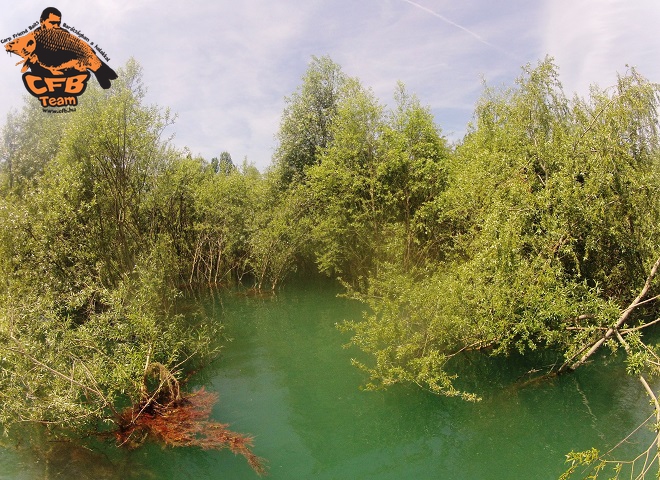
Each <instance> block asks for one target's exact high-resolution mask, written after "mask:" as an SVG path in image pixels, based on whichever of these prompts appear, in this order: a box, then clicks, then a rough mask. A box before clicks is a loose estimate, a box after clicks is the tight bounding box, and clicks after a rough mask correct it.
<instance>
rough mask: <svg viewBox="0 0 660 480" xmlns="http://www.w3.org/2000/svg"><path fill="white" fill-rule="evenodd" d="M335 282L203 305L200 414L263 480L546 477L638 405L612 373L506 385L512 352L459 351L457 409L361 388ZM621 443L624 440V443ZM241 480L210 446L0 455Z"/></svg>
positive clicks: (69, 469) (399, 392)
mask: <svg viewBox="0 0 660 480" xmlns="http://www.w3.org/2000/svg"><path fill="white" fill-rule="evenodd" d="M337 291H338V290H337V289H336V287H333V286H332V285H330V284H327V283H326V284H323V283H321V284H319V283H311V284H307V285H299V286H293V285H289V286H286V287H285V288H284V289H283V290H282V291H281V292H279V293H278V295H277V296H275V297H263V298H258V297H248V296H239V295H231V294H223V295H218V296H217V297H216V298H215V299H214V300H209V302H208V310H209V311H210V312H211V313H212V314H213V315H214V316H215V318H217V321H218V322H222V323H223V324H224V325H225V326H226V333H227V335H228V336H230V337H232V338H233V340H232V341H231V342H229V343H228V344H227V345H226V347H225V349H224V351H223V355H222V358H221V361H219V362H218V363H217V365H214V366H212V367H211V368H209V369H208V370H206V371H205V372H203V374H202V375H201V376H200V377H199V378H198V379H197V380H198V383H199V385H202V384H204V385H206V388H207V389H208V390H212V391H217V392H219V393H220V399H219V402H218V404H217V406H216V408H215V410H214V417H215V418H216V419H217V420H219V421H222V422H228V423H230V424H231V428H232V429H233V430H235V431H238V432H243V433H249V434H251V435H253V436H254V437H255V447H254V451H255V453H256V454H258V455H259V456H262V457H264V458H266V459H267V460H268V467H269V476H268V477H266V478H271V479H273V480H275V479H286V480H296V479H407V478H413V479H416V480H422V479H552V478H557V476H558V475H559V474H561V472H562V471H563V470H564V468H565V466H564V455H565V454H566V453H567V452H568V451H570V450H571V449H576V450H577V449H585V448H588V447H591V446H597V447H598V448H604V449H606V448H607V447H608V446H612V445H613V444H614V443H616V442H618V441H619V440H620V439H621V438H623V437H624V436H625V435H626V434H627V433H629V432H630V431H631V430H632V429H634V427H635V426H637V424H638V423H640V422H641V421H642V420H643V419H645V418H646V416H647V415H648V414H649V413H650V410H649V408H648V401H647V399H646V398H645V396H644V392H643V391H642V389H641V388H640V386H639V384H638V383H637V382H636V381H635V380H634V379H630V378H628V377H626V376H625V374H624V372H623V371H622V369H621V368H620V367H616V366H610V367H607V368H601V367H600V366H587V367H586V368H584V369H583V370H581V371H578V372H576V374H574V375H570V376H565V377H563V378H560V379H555V380H553V381H547V382H543V383H539V384H535V385H534V386H528V387H524V388H520V387H519V386H516V385H515V383H514V380H515V379H517V378H519V377H520V375H522V374H523V373H524V372H525V371H527V370H529V368H531V366H530V365H525V364H524V363H523V362H522V361H521V360H520V359H492V358H485V357H482V356H481V355H476V356H474V355H473V356H472V357H466V358H465V359H464V360H463V363H464V368H463V372H462V378H463V379H464V381H463V383H462V384H461V386H463V387H465V388H468V389H472V390H473V391H477V393H479V394H480V395H482V397H483V401H482V402H480V403H477V404H468V403H464V402H462V401H460V400H456V399H446V398H439V397H436V396H433V395H431V394H429V393H426V392H424V391H421V390H420V389H418V388H412V387H398V388H393V389H391V390H388V391H385V392H364V391H361V390H360V389H359V386H360V385H361V384H362V383H363V382H364V381H365V378H364V376H363V374H362V373H361V372H359V371H358V370H357V369H355V368H354V367H352V366H351V365H350V358H351V357H352V356H356V355H359V352H356V351H354V350H350V349H349V350H347V349H343V348H342V345H343V344H344V343H346V341H347V340H348V336H347V335H346V334H343V333H341V332H339V331H338V330H337V329H336V328H335V323H336V322H339V321H341V320H343V319H348V318H353V319H354V318H359V315H360V309H361V306H360V305H359V304H357V303H353V302H350V301H348V300H345V299H341V298H337V297H336V293H337ZM636 447H639V446H638V445H637V446H636V445H635V444H632V445H629V446H628V447H627V448H629V451H634V450H635V448H636ZM56 478H57V479H59V478H64V479H86V478H89V479H95V480H100V479H105V478H107V479H113V480H114V479H122V480H123V479H173V480H174V479H177V480H178V479H255V478H258V477H257V476H256V475H255V474H254V473H253V472H252V470H251V469H250V468H249V467H248V466H247V464H246V462H245V461H244V459H243V458H242V457H235V456H234V455H233V454H231V453H229V452H227V451H222V452H216V451H201V450H197V449H163V448H161V447H159V446H156V445H149V446H147V447H145V448H141V449H138V450H135V451H130V452H129V451H124V450H118V449H115V448H114V447H109V448H104V449H101V450H88V449H85V448H74V447H72V446H71V445H69V444H61V443H56V444H53V443H49V444H47V445H43V444H37V445H34V446H27V445H20V446H18V447H14V446H7V447H6V448H4V449H3V450H0V479H3V480H4V479H12V480H14V479H16V480H21V479H30V480H32V479H56Z"/></svg>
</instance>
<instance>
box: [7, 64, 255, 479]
mask: <svg viewBox="0 0 660 480" xmlns="http://www.w3.org/2000/svg"><path fill="white" fill-rule="evenodd" d="M143 99H144V89H143V87H142V85H141V74H140V68H139V66H138V65H137V64H136V63H135V62H134V61H129V62H128V63H127V65H126V66H125V68H123V69H122V70H121V71H120V72H119V79H118V80H117V81H116V82H114V83H113V89H112V90H111V91H110V92H105V91H101V89H100V88H99V87H95V86H92V85H90V86H89V87H88V89H87V91H86V92H85V96H84V103H83V104H81V105H80V106H79V107H78V109H77V111H76V115H75V116H72V117H71V119H69V120H68V121H67V122H66V125H65V127H64V129H63V130H62V131H61V132H60V137H59V138H58V139H57V141H55V143H54V144H52V143H51V142H52V141H53V138H54V137H53V136H51V135H46V136H44V137H43V139H40V138H36V139H34V140H35V141H36V142H39V141H42V140H43V141H44V142H47V145H46V146H40V145H38V144H33V145H32V146H31V149H32V151H42V150H41V149H42V148H43V149H46V147H47V149H48V151H49V152H52V157H44V158H43V159H40V163H39V165H40V168H39V169H37V170H35V171H34V172H33V173H32V174H31V177H30V182H25V183H23V184H22V186H21V189H13V190H12V189H9V190H7V191H6V194H5V195H3V196H1V197H0V232H1V233H0V272H2V273H3V274H4V275H3V279H2V283H1V284H0V424H2V426H3V428H5V429H9V428H11V427H12V426H13V425H16V424H17V423H21V422H32V423H37V424H43V425H48V426H49V428H51V429H53V430H57V431H59V432H65V433H67V434H71V435H86V434H88V433H89V432H90V431H91V432H94V431H97V430H98V429H101V430H107V429H108V428H114V429H117V430H119V431H123V432H126V431H131V430H132V429H133V428H134V427H136V426H137V425H139V426H140V429H139V430H140V431H144V429H145V428H146V429H147V430H148V431H151V433H158V434H159V435H161V437H162V438H163V439H164V440H165V441H171V440H172V438H173V435H174V434H173V433H172V432H177V434H182V435H183V434H190V435H192V436H196V435H198V434H200V433H202V434H206V433H208V434H209V435H208V436H207V440H208V444H206V443H205V446H214V447H226V446H235V447H240V448H237V449H236V451H237V452H239V453H243V454H244V455H246V457H247V458H248V460H249V461H250V462H251V463H253V464H254V465H256V466H258V459H257V458H256V457H254V456H253V455H252V454H251V452H250V451H249V449H248V448H247V446H248V443H247V442H246V441H245V440H247V439H245V438H244V437H242V436H240V435H235V434H232V433H231V432H228V431H227V430H226V429H224V427H223V428H222V429H220V430H219V429H218V428H219V426H218V425H217V424H215V423H213V422H209V421H207V419H205V416H204V413H205V412H206V413H208V411H210V410H209V408H210V405H209V397H204V396H198V397H196V398H197V400H193V397H191V396H190V394H186V393H183V392H180V391H179V387H178V385H179V382H181V381H182V380H184V377H185V374H186V369H193V368H197V367H200V366H202V365H204V364H206V363H208V362H209V361H211V360H212V359H213V358H215V356H216V354H217V348H218V345H217V343H216V340H215V339H217V338H218V332H217V328H216V327H214V326H213V324H212V322H207V321H205V319H204V318H203V317H200V316H199V315H198V314H196V313H195V312H194V311H190V309H188V308H185V306H184V305H183V304H182V302H181V301H180V300H181V299H180V297H181V295H180V292H179V290H178V288H177V285H178V280H179V272H180V271H181V270H182V266H181V264H182V262H185V261H186V260H188V258H187V257H186V256H185V254H184V253H185V252H182V251H181V250H180V249H178V247H180V245H179V244H177V240H178V239H177V237H176V235H175V234H176V233H177V231H176V228H177V227H181V228H182V231H185V229H186V228H188V226H189V225H194V222H195V218H194V217H193V218H189V217H190V216H191V215H192V213H193V211H194V209H191V210H190V211H189V210H186V209H185V208H184V207H183V206H182V205H183V204H185V202H186V201H187V200H188V198H191V199H192V202H190V203H191V204H194V203H195V200H196V198H195V195H194V194H191V195H184V196H181V197H180V198H181V200H182V203H181V204H179V205H178V207H179V209H178V211H177V212H176V213H177V214H178V215H179V217H178V218H175V219H173V220H172V221H171V222H169V223H166V222H164V221H163V216H161V215H162V213H163V212H162V211H161V210H160V209H159V207H160V206H161V205H162V203H161V202H160V201H159V200H160V199H161V197H164V196H165V195H164V192H169V190H168V189H165V188H159V185H160V184H161V182H163V180H164V179H165V178H167V177H166V176H165V174H166V173H167V172H168V171H169V170H170V169H175V166H179V168H178V170H177V169H175V170H176V171H183V172H184V173H187V172H193V173H196V174H197V175H198V177H203V175H204V171H203V169H202V168H200V166H201V164H199V163H198V168H197V171H195V170H194V169H191V168H189V163H188V162H187V159H186V157H185V156H184V155H183V154H181V153H179V152H176V151H174V150H173V149H172V148H170V147H169V146H168V144H167V142H166V141H165V140H163V139H162V138H161V135H162V132H163V129H164V128H165V127H166V126H167V125H169V124H170V122H171V120H172V118H171V116H170V115H169V112H167V111H166V110H165V111H163V110H162V109H160V108H159V107H156V106H146V105H144V104H143ZM81 103H82V102H81ZM24 125H26V126H29V125H31V123H30V122H25V123H24ZM14 133H15V138H16V139H17V144H19V145H24V144H25V138H31V135H32V132H30V131H28V130H25V129H24V128H23V127H20V128H16V129H15V131H14ZM176 186H179V185H176ZM188 186H189V185H188ZM159 196H160V197H159ZM170 198H171V197H170ZM203 213H205V212H203ZM193 230H194V229H193ZM193 269H194V266H193ZM188 271H189V270H188ZM154 372H157V373H158V378H157V381H156V383H155V384H154V383H153V381H152V378H153V375H154ZM200 399H201V400H200ZM196 401H197V402H198V403H195V402H196ZM211 403H212V402H211ZM127 405H128V408H129V412H130V414H127V413H126V412H123V411H122V408H123V407H125V406H127ZM198 407H199V408H198ZM200 409H201V410H200ZM170 413H171V414H172V417H171V418H172V419H178V420H180V422H179V423H178V424H171V425H170V427H171V429H172V430H171V431H170V432H169V433H168V431H167V427H164V424H165V425H167V422H163V421H162V420H163V419H164V418H168V415H169V414H170ZM143 415H144V416H146V415H151V417H150V419H151V422H145V418H146V417H143ZM195 419H198V420H199V422H201V423H196V422H195V421H194V420H195ZM163 428H165V430H163ZM220 433H222V435H221V434H220ZM232 442H234V443H232ZM236 442H239V443H240V442H243V443H242V446H241V445H239V443H236ZM191 444H194V442H193V443H191ZM255 462H256V463H255Z"/></svg>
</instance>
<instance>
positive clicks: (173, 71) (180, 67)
mask: <svg viewBox="0 0 660 480" xmlns="http://www.w3.org/2000/svg"><path fill="white" fill-rule="evenodd" d="M47 6H54V7H57V8H58V9H59V10H60V11H61V12H62V21H63V22H64V23H66V24H68V25H70V26H72V27H75V28H76V29H77V30H79V31H80V32H82V33H83V34H84V35H85V36H86V37H88V38H89V39H90V41H93V42H94V43H95V44H97V45H100V46H101V48H102V49H103V51H104V52H105V53H106V55H107V56H108V57H109V58H110V60H109V62H108V64H109V65H110V66H111V67H112V68H114V69H115V70H118V69H120V68H121V67H122V66H123V65H125V63H126V62H127V60H128V59H130V58H131V57H133V58H135V59H136V60H137V61H138V63H139V64H140V65H141V66H142V69H143V82H144V84H145V85H146V87H147V88H148V93H147V97H146V103H148V104H156V105H159V106H160V107H163V108H166V107H167V108H170V109H171V111H172V112H173V113H176V114H177V120H176V122H175V124H174V125H172V126H171V127H168V128H169V131H168V132H167V133H168V134H173V135H174V138H173V140H172V142H173V143H174V145H176V146H177V147H179V148H182V149H183V148H187V149H188V150H189V151H190V153H191V154H192V155H196V156H197V155H200V156H202V157H204V158H206V159H207V160H210V159H211V158H212V157H217V156H219V155H220V153H221V152H223V151H227V152H229V153H230V155H231V156H232V159H233V161H234V163H236V164H238V163H241V162H242V161H243V160H244V159H247V161H248V162H250V163H252V164H254V165H255V166H256V167H257V168H259V170H261V171H265V169H266V168H267V167H268V166H269V165H270V164H271V161H272V155H273V152H274V150H275V148H276V145H277V140H276V134H277V131H278V129H279V125H280V119H281V115H282V112H283V110H284V107H285V105H286V98H287V97H289V96H291V94H292V93H294V92H295V91H296V89H297V88H298V87H299V86H300V85H301V83H302V77H303V75H304V74H305V71H306V69H307V67H308V65H309V62H310V60H311V59H312V57H313V56H317V57H321V56H326V55H327V56H329V57H330V58H331V59H332V60H333V61H334V62H335V63H337V64H338V65H340V66H341V68H342V70H343V71H344V72H345V73H346V74H347V75H349V76H351V77H357V78H359V79H360V81H361V82H362V84H363V85H364V86H365V87H368V88H371V89H372V90H373V92H374V94H375V95H376V97H377V98H378V99H379V101H380V102H381V103H382V104H383V105H391V104H392V99H393V94H394V91H395V89H396V85H397V82H402V83H403V84H404V85H405V86H406V89H407V90H408V91H409V92H410V93H414V94H416V95H417V96H418V98H419V99H420V101H421V103H422V104H423V105H426V106H428V107H429V108H430V109H431V111H432V112H433V114H434V117H435V120H436V123H437V124H438V126H439V127H440V128H441V129H442V132H443V134H444V135H445V136H446V137H447V138H448V139H449V140H450V141H452V142H458V141H460V139H461V138H462V136H463V135H464V133H465V130H466V127H467V125H468V122H470V120H471V119H472V114H473V111H474V106H475V103H476V101H477V100H478V98H479V96H480V95H481V93H482V92H483V88H484V82H485V83H486V84H487V85H489V86H510V85H513V82H514V81H515V79H516V78H517V77H518V76H519V75H520V73H521V67H523V66H524V65H526V64H532V65H535V64H537V63H538V62H539V61H540V60H542V59H544V58H545V57H546V56H547V55H549V56H552V57H553V58H554V60H555V63H556V65H557V66H558V68H559V73H560V80H561V82H562V84H563V86H564V90H565V92H566V93H567V94H568V95H569V96H572V95H573V94H574V93H576V94H578V95H580V96H586V95H587V94H588V89H589V86H590V85H591V84H597V85H598V86H600V87H601V88H606V87H608V86H610V85H613V84H614V83H615V82H616V75H617V73H620V74H624V73H625V72H626V71H627V69H628V68H629V67H628V65H630V66H634V67H636V68H637V70H638V71H639V73H641V74H642V75H644V76H645V77H646V78H648V79H649V80H651V81H655V82H660V35H658V30H657V29H658V28H659V27H660V1H659V0H503V1H498V2H493V1H492V0H464V1H460V2H458V1H450V0H414V1H413V0H304V1H302V0H176V1H175V0H131V1H130V2H127V1H124V0H122V1H113V0H60V1H58V2H57V3H52V4H43V3H40V2H35V1H32V0H23V1H21V2H13V5H12V7H11V8H5V9H3V15H2V16H1V17H0V37H1V38H2V39H6V38H9V37H11V36H12V35H14V34H16V33H19V32H21V31H22V30H24V29H26V28H27V27H28V26H29V25H31V24H33V23H34V22H35V21H37V20H38V19H39V16H40V14H41V12H42V10H43V9H44V8H45V7H47ZM3 43H6V42H3ZM18 61H19V57H17V56H15V55H9V54H5V56H4V57H2V56H0V116H1V117H0V120H1V121H2V123H3V124H4V121H5V118H6V115H7V113H9V112H10V111H12V110H13V109H19V108H20V107H21V106H22V105H23V102H24V96H25V95H26V94H27V92H26V90H25V88H24V87H23V83H22V80H21V72H20V68H21V67H20V66H16V65H15V64H16V62H18ZM31 101H36V99H31ZM81 101H84V94H83V97H82V98H81ZM68 115H75V113H68Z"/></svg>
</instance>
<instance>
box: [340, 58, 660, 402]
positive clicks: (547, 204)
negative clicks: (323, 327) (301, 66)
mask: <svg viewBox="0 0 660 480" xmlns="http://www.w3.org/2000/svg"><path fill="white" fill-rule="evenodd" d="M657 102H658V87H657V86H656V85H654V84H651V83H650V82H648V81H647V80H645V79H644V78H643V77H641V76H640V75H639V74H637V72H635V71H634V70H632V71H631V72H630V73H628V74H627V75H626V76H622V77H621V78H620V79H619V81H618V84H617V86H616V87H615V88H614V89H609V90H606V91H600V90H598V89H595V88H594V89H593V90H592V94H591V97H590V98H589V99H588V100H581V99H575V100H574V101H572V102H571V101H568V99H567V98H566V97H565V95H564V94H563V91H562V88H561V84H560V83H559V80H558V75H557V70H556V67H555V66H554V65H553V64H552V61H551V60H549V59H546V60H545V61H543V62H541V63H540V64H539V65H538V66H537V67H536V68H531V67H527V68H525V69H524V71H523V75H522V76H521V77H520V79H519V80H518V82H517V86H516V87H515V88H510V89H507V90H502V91H498V90H494V89H487V90H486V92H485V93H484V96H483V97H482V99H481V100H480V102H479V103H478V105H477V109H476V112H475V121H474V124H473V125H472V126H471V128H470V129H469V131H468V134H467V135H466V137H465V139H464V140H463V142H462V143H461V144H460V145H459V146H458V147H457V148H456V152H455V154H454V155H453V156H452V157H451V161H450V162H449V164H448V174H447V175H448V176H447V180H446V181H447V187H446V189H445V190H443V191H442V192H441V193H440V194H439V195H437V196H436V197H435V198H434V199H432V200H430V201H429V202H427V204H426V206H425V207H424V209H423V210H424V212H425V214H428V215H426V216H425V217H424V218H426V219H427V220H430V221H431V222H432V223H430V224H427V225H426V227H427V228H428V229H429V230H430V231H437V228H438V225H441V226H442V228H443V230H444V231H443V232H440V238H439V239H438V241H437V242H436V245H435V247H434V249H433V250H432V257H431V258H430V259H429V260H430V261H429V262H427V264H426V265H425V268H424V269H413V270H408V271H407V270H405V269H402V268H400V267H398V266H397V265H395V264H391V265H389V266H388V268H381V269H379V270H378V271H377V272H376V273H375V274H374V275H371V276H370V277H369V279H368V286H367V288H366V289H364V290H358V291H356V292H354V296H356V297H357V298H360V299H362V300H363V301H365V302H366V303H367V304H368V305H369V307H370V312H371V313H369V314H367V315H366V316H365V319H364V320H363V321H362V322H353V323H349V324H346V325H345V327H346V328H349V329H352V330H353V331H354V333H355V336H354V338H353V343H354V344H355V345H357V346H359V347H360V348H362V349H363V350H365V351H366V352H368V353H370V354H371V355H372V361H371V363H368V362H363V363H362V364H361V366H362V367H363V368H364V369H365V370H366V371H367V372H368V373H369V374H370V378H371V382H370V385H371V386H372V387H384V386H388V385H391V384H392V383H397V382H415V383H418V384H420V385H421V386H423V387H425V388H428V389H430V390H431V391H434V392H436V393H439V394H445V395H452V396H453V395H462V396H463V397H465V398H468V399H474V398H475V396H474V395H473V394H471V392H464V391H463V390H462V389H461V388H460V387H458V386H457V385H456V382H457V380H456V377H455V370H454V368H453V362H454V361H455V360H454V359H455V358H456V357H457V355H458V354H459V353H460V352H464V351H466V350H474V349H483V348H484V347H489V348H490V351H491V352H492V353H494V354H507V353H508V352H511V351H513V350H515V351H519V352H521V353H523V354H524V353H527V352H530V351H533V350H535V349H539V348H548V349H549V350H552V351H556V352H558V354H559V355H560V358H559V361H558V363H557V370H556V371H553V372H550V373H554V374H556V373H562V372H565V371H569V370H571V369H572V368H577V367H579V365H581V364H582V363H583V362H582V360H586V358H588V356H589V355H591V353H590V352H592V351H595V349H597V348H599V347H600V346H602V345H608V346H610V347H612V348H613V349H615V348H616V343H617V342H618V344H619V345H620V346H623V349H624V350H625V351H626V352H627V361H628V365H629V369H630V371H631V372H633V373H635V375H637V374H639V373H643V372H646V374H647V375H649V374H650V375H655V374H656V362H657V360H656V355H657V353H656V350H655V347H654V346H653V345H651V344H650V343H647V342H644V341H642V340H641V336H640V333H641V331H642V329H643V328H644V327H645V326H646V325H649V324H652V323H653V322H650V320H652V319H653V318H654V317H653V315H654V314H657V311H658V302H657V300H658V297H657V294H658V293H660V287H659V286H658V283H657V277H656V275H655V271H656V267H654V264H656V260H657V258H658V256H659V255H660V250H658V245H657V241H656V240H655V239H657V237H658V233H660V232H659V231H658V228H659V227H658V225H660V223H659V220H660V210H659V207H660V203H659V201H658V198H660V197H659V196H658V193H659V192H658V189H659V188H660V181H659V180H660V178H658V175H659V172H660V169H658V136H657V116H656V115H657V114H656V108H657ZM652 267H653V268H652ZM649 272H651V274H650V275H649ZM640 292H641V293H640ZM608 332H609V333H608ZM628 335H629V336H628ZM619 337H621V338H619ZM562 363H563V364H564V366H561V365H562ZM649 393H652V392H649ZM652 398H653V399H655V396H654V395H652Z"/></svg>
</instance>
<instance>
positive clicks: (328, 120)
mask: <svg viewBox="0 0 660 480" xmlns="http://www.w3.org/2000/svg"><path fill="white" fill-rule="evenodd" d="M346 80H347V78H346V76H345V75H344V73H343V72H342V71H341V68H340V67H339V65H337V64H335V63H334V62H333V61H332V60H331V59H330V58H329V57H320V58H319V57H312V61H311V62H310V65H309V67H308V69H307V72H306V73H305V76H304V77H303V83H302V85H301V86H300V87H299V88H298V90H297V91H296V92H294V93H293V95H292V96H291V97H289V98H287V99H286V104H287V105H286V108H285V109H284V112H283V114H282V120H281V124H280V130H279V132H278V134H277V138H278V141H279V145H278V147H277V150H276V152H275V156H274V163H275V168H276V169H277V170H278V171H279V176H280V182H281V185H282V187H283V188H286V187H287V186H288V185H289V184H290V183H291V182H293V181H300V180H302V179H304V177H305V168H306V167H308V166H310V165H314V164H316V163H317V162H318V155H319V149H322V148H325V147H326V146H327V145H328V144H329V143H330V141H331V139H332V134H331V125H332V121H333V118H334V116H335V113H336V108H337V104H338V102H339V101H340V99H341V91H342V89H343V85H344V83H345V82H346Z"/></svg>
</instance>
